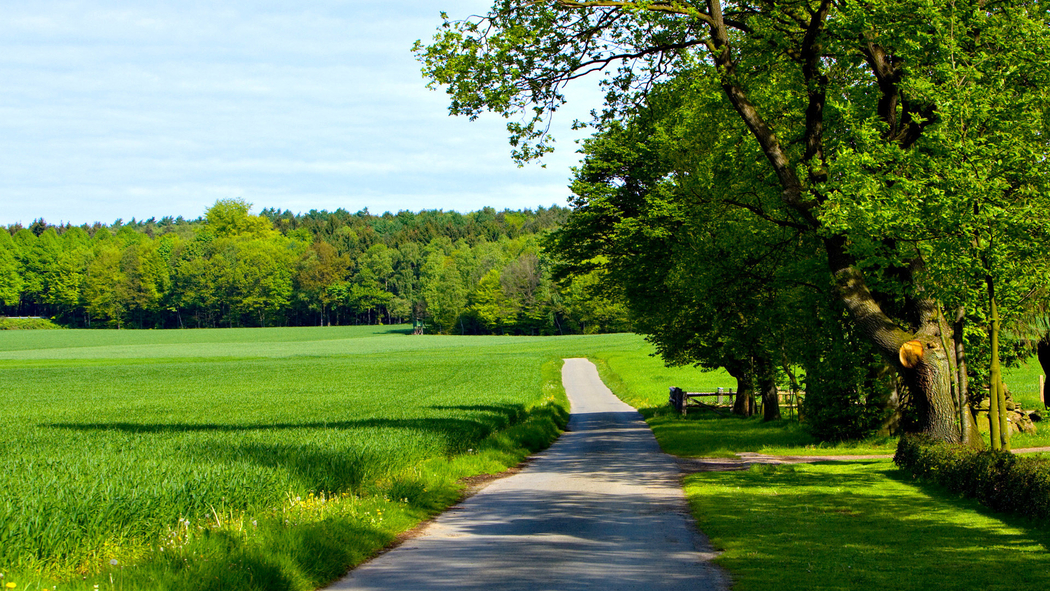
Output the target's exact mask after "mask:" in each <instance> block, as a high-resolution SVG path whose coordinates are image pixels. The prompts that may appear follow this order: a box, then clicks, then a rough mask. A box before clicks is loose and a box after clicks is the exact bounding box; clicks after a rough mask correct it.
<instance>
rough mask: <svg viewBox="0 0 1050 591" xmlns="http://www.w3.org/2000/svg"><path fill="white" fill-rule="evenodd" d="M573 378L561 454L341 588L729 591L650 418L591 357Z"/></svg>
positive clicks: (565, 373)
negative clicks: (616, 391) (605, 379)
mask: <svg viewBox="0 0 1050 591" xmlns="http://www.w3.org/2000/svg"><path fill="white" fill-rule="evenodd" d="M562 380H563V382H564V384H565V390H566V392H567V393H568V395H569V400H570V402H571V403H572V418H571V419H570V421H569V430H568V431H567V432H566V433H565V434H563V435H562V436H561V438H559V439H558V441H556V442H555V443H554V445H552V446H551V447H550V448H549V449H548V450H546V451H545V452H543V453H541V454H538V455H537V456H536V458H535V459H534V460H533V461H532V462H531V463H530V464H529V465H528V466H527V467H526V468H525V469H524V470H522V471H521V472H520V473H518V474H515V475H513V476H510V477H507V478H504V479H501V480H497V481H495V482H493V483H492V484H491V485H489V486H488V487H486V488H484V489H482V490H481V491H480V492H479V493H478V494H476V495H474V496H473V497H471V498H469V499H467V500H466V501H464V502H463V503H461V504H459V505H457V506H456V507H454V508H453V509H452V510H450V511H448V512H447V513H445V514H444V515H442V516H440V517H439V518H437V519H436V520H435V521H434V522H432V523H431V524H430V526H429V527H427V529H426V531H425V532H423V534H422V535H420V536H419V537H416V538H413V539H410V540H408V541H407V542H405V543H404V544H402V545H401V546H399V547H398V548H395V549H394V550H391V551H390V552H387V553H386V554H383V555H381V556H379V557H378V558H376V559H375V560H373V561H371V562H369V563H367V564H364V565H362V566H361V567H359V568H357V569H356V570H354V571H353V572H351V573H350V574H349V575H348V576H347V577H346V578H344V579H343V580H341V581H339V582H338V583H336V584H335V585H334V586H332V587H331V589H339V590H343V589H372V590H379V589H383V590H394V589H397V590H399V591H426V590H438V589H485V590H487V591H496V590H498V591H517V590H521V591H544V590H558V591H568V590H575V589H600V590H601V591H618V590H626V589H639V590H640V589H645V590H653V591H665V590H666V591H672V590H675V591H677V590H686V589H688V590H694V591H699V590H712V591H722V590H724V589H726V579H725V577H724V576H723V574H722V573H721V571H720V570H719V569H717V568H716V567H714V566H713V565H711V564H710V563H709V562H707V560H708V559H709V558H711V556H712V553H711V550H710V548H709V547H708V546H707V543H706V540H705V539H704V538H703V536H702V535H700V534H699V533H697V532H696V530H695V528H694V526H693V524H692V518H691V517H690V516H689V513H688V508H687V506H686V503H685V498H684V496H683V494H682V491H681V488H680V486H679V469H678V467H677V465H676V464H675V462H674V461H673V460H672V459H671V458H670V457H669V456H666V455H664V454H663V453H662V452H661V451H660V448H659V446H657V444H656V440H655V439H654V438H653V435H652V431H650V430H649V428H648V426H646V424H645V422H643V421H642V418H641V416H640V415H639V414H638V413H637V412H636V411H635V410H634V409H633V408H631V407H630V406H628V405H626V404H624V403H623V402H621V401H620V400H619V399H618V398H616V397H615V396H614V395H613V394H612V392H610V391H609V389H608V388H606V387H605V384H603V383H602V382H601V380H600V379H599V378H598V372H597V371H596V369H595V367H594V365H593V364H592V363H590V362H589V361H587V360H586V359H568V360H566V362H565V367H564V368H563V369H562Z"/></svg>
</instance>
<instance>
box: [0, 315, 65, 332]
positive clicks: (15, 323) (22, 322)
mask: <svg viewBox="0 0 1050 591" xmlns="http://www.w3.org/2000/svg"><path fill="white" fill-rule="evenodd" d="M53 328H62V327H61V326H59V325H57V324H55V323H54V322H51V321H50V320H48V319H47V318H8V317H6V316H0V330H37V329H53Z"/></svg>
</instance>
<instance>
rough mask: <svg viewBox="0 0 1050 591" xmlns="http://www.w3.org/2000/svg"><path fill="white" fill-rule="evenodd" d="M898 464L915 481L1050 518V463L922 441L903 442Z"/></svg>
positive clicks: (992, 505) (915, 438) (913, 438)
mask: <svg viewBox="0 0 1050 591" xmlns="http://www.w3.org/2000/svg"><path fill="white" fill-rule="evenodd" d="M893 461H894V463H896V464H897V465H898V466H900V467H901V469H902V470H905V471H907V472H908V473H910V474H911V475H912V476H913V477H915V478H921V479H923V480H927V481H930V482H934V483H936V484H938V485H941V486H943V487H945V488H947V489H948V490H951V491H953V492H956V493H961V494H963V495H966V496H968V497H971V498H974V499H976V500H977V501H978V502H980V503H981V504H982V505H985V506H986V507H989V508H991V509H993V510H995V511H1001V512H1010V513H1016V514H1018V515H1022V516H1024V517H1026V518H1029V519H1035V520H1038V521H1039V522H1046V521H1047V520H1048V519H1050V460H1047V459H1045V458H1038V457H1027V456H1016V455H1014V454H1012V453H1010V452H1008V451H995V450H982V451H977V450H973V449H969V448H964V447H960V446H955V445H949V444H946V443H943V442H937V441H933V440H930V439H927V438H923V437H918V436H908V437H902V438H901V441H900V444H899V445H898V447H897V454H896V455H895V456H894V457H893Z"/></svg>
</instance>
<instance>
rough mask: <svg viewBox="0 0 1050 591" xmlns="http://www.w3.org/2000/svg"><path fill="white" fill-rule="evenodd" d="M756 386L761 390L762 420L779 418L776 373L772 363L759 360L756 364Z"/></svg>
mask: <svg viewBox="0 0 1050 591" xmlns="http://www.w3.org/2000/svg"><path fill="white" fill-rule="evenodd" d="M758 388H759V390H761V392H762V420H763V421H777V420H780V397H779V396H778V395H777V374H776V370H775V369H773V366H772V364H770V363H768V362H765V361H761V362H759V366H758Z"/></svg>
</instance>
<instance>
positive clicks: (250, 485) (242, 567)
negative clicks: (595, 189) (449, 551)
mask: <svg viewBox="0 0 1050 591" xmlns="http://www.w3.org/2000/svg"><path fill="white" fill-rule="evenodd" d="M328 330H329V329H248V330H233V331H228V332H227V331H222V330H214V331H163V332H161V331H137V332H129V331H55V332H53V333H51V334H52V335H54V336H52V337H50V338H39V337H38V338H34V339H28V340H27V339H24V338H22V337H18V338H15V339H13V340H11V339H7V338H6V335H4V336H0V350H3V352H4V354H3V356H2V359H0V405H2V408H4V409H5V412H4V413H3V414H2V415H0V573H3V574H4V575H5V579H4V580H5V581H14V582H16V583H17V584H18V585H19V588H28V589H33V588H37V587H39V586H40V585H44V584H46V585H47V586H48V587H50V586H52V585H53V584H55V583H59V584H60V588H67V589H77V588H83V589H92V588H94V587H93V586H94V585H95V584H100V585H102V587H103V588H106V587H107V586H108V584H109V582H110V578H111V577H113V581H114V584H115V585H116V586H117V588H127V589H136V588H143V589H158V588H175V589H185V588H202V589H203V588H220V587H224V588H245V589H247V588H259V589H312V588H315V587H317V586H320V585H323V584H325V583H327V582H328V581H330V580H331V579H332V578H334V577H336V576H339V575H341V574H343V573H344V572H345V571H346V569H347V568H348V567H349V566H350V565H352V564H355V563H357V562H359V561H360V560H362V559H364V558H365V557H367V556H369V555H371V554H372V553H373V552H375V551H376V550H377V549H378V548H380V547H382V546H383V545H385V544H387V543H389V542H390V541H391V540H392V539H394V536H395V535H396V534H397V533H398V532H400V531H403V530H405V529H407V528H410V527H412V526H413V525H414V524H416V523H418V521H419V520H420V519H423V518H425V517H427V516H429V515H432V514H433V513H434V512H436V511H439V510H441V509H443V508H444V507H446V506H448V505H449V504H450V503H452V502H454V501H455V500H456V499H457V498H458V497H459V495H460V490H461V487H460V485H459V484H458V480H459V479H461V478H464V477H467V476H472V475H476V474H480V473H493V472H498V471H501V470H503V469H506V468H507V467H509V466H512V465H514V464H516V463H517V462H519V461H520V460H521V459H522V458H524V457H525V455H527V454H528V453H529V452H530V451H535V450H537V449H540V448H542V447H545V446H546V445H548V444H549V443H550V442H551V441H552V440H553V438H554V437H555V436H556V435H557V433H558V429H559V428H560V426H562V425H564V423H565V421H566V420H567V408H568V405H567V400H566V399H565V396H564V391H563V390H562V389H561V383H560V372H559V368H560V364H561V362H560V359H561V358H562V357H568V356H584V355H586V354H589V353H593V352H594V351H596V350H599V349H613V350H615V349H616V348H617V347H628V348H637V346H638V343H639V342H640V339H639V338H638V337H636V336H634V335H607V336H603V337H599V338H594V337H567V338H563V339H549V338H548V339H528V338H526V339H520V338H519V339H514V338H493V339H487V338H476V337H475V338H469V337H468V338H455V337H417V336H406V335H404V334H403V331H400V330H398V329H396V328H395V329H394V330H393V331H389V332H385V331H384V332H380V333H377V331H376V329H375V328H374V327H361V328H350V329H346V328H342V329H336V330H332V331H331V332H328ZM96 335H98V338H97V340H96V341H92V339H93V338H94V337H95V336H96ZM333 337H334V338H333ZM151 339H154V340H151ZM267 339H272V340H267ZM20 347H21V348H20ZM114 560H115V561H116V565H115V566H114V565H112V564H111V561H114ZM249 582H250V584H249Z"/></svg>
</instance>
